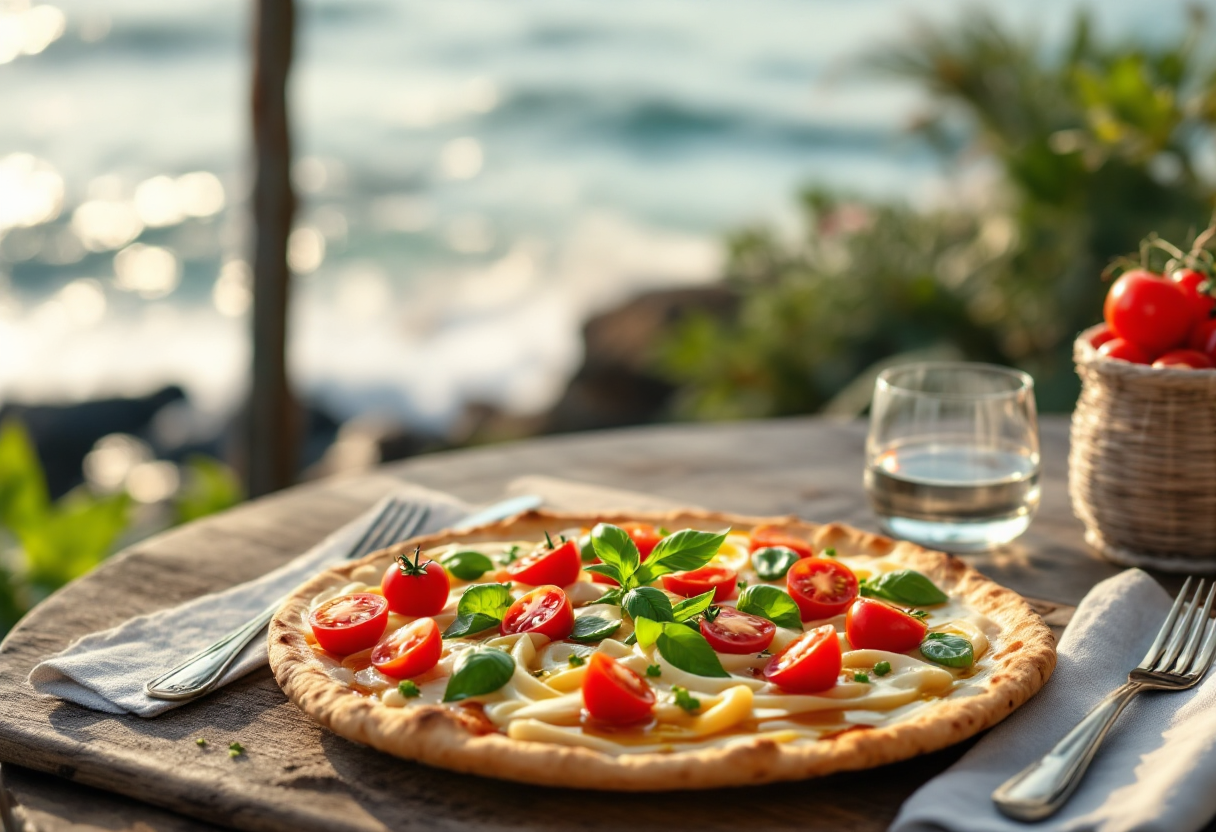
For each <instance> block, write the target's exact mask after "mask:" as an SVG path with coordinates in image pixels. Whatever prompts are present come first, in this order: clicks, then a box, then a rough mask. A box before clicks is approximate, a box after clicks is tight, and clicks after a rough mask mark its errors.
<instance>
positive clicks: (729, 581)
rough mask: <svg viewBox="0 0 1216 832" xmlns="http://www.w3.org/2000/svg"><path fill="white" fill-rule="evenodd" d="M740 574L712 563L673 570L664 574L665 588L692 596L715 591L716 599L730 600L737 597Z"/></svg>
mask: <svg viewBox="0 0 1216 832" xmlns="http://www.w3.org/2000/svg"><path fill="white" fill-rule="evenodd" d="M737 580H739V575H738V574H737V573H736V572H735V570H733V569H728V568H726V567H725V566H719V565H718V564H716V563H711V564H708V565H706V566H702V567H701V568H700V569H693V570H692V571H691V572H672V573H671V574H670V575H664V576H663V589H665V590H667V591H668V592H674V593H675V594H676V595H682V596H684V597H685V598H692V597H694V596H697V595H700V594H701V593H703V592H709V591H710V590H711V589H712V590H713V591H714V601H717V602H721V601H729V600H730V599H731V598H734V597H735V590H736V589H737V587H736V586H735V582H736V581H737Z"/></svg>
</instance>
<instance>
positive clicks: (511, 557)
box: [500, 546, 519, 566]
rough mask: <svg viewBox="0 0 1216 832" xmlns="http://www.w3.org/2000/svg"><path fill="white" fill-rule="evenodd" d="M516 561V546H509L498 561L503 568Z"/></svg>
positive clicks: (517, 549)
mask: <svg viewBox="0 0 1216 832" xmlns="http://www.w3.org/2000/svg"><path fill="white" fill-rule="evenodd" d="M518 559H519V547H518V546H511V547H510V548H509V549H507V551H506V552H504V553H503V554H502V555H501V557H500V560H501V561H502V565H503V566H510V565H511V564H513V563H515V561H516V560H518Z"/></svg>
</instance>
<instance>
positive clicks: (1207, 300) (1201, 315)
mask: <svg viewBox="0 0 1216 832" xmlns="http://www.w3.org/2000/svg"><path fill="white" fill-rule="evenodd" d="M1170 281H1171V282H1173V283H1174V284H1175V285H1176V286H1177V287H1178V288H1179V289H1181V290H1182V293H1183V294H1184V295H1186V299H1187V301H1189V302H1190V304H1191V310H1192V312H1193V314H1194V316H1195V321H1196V322H1198V321H1206V320H1208V319H1209V318H1211V317H1212V310H1213V309H1216V298H1214V297H1212V296H1211V295H1210V294H1208V293H1207V292H1205V291H1203V290H1202V289H1200V287H1201V286H1203V287H1204V288H1209V287H1207V286H1205V284H1207V282H1208V276H1207V275H1206V274H1204V273H1203V272H1197V271H1195V270H1194V269H1186V268H1183V269H1174V271H1172V272H1170Z"/></svg>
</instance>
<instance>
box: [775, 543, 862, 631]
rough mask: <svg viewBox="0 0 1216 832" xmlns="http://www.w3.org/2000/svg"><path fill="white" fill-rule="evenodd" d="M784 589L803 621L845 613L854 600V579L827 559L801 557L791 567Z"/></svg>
mask: <svg viewBox="0 0 1216 832" xmlns="http://www.w3.org/2000/svg"><path fill="white" fill-rule="evenodd" d="M785 587H786V589H787V590H789V593H790V597H791V598H793V599H794V603H796V604H797V605H798V609H799V610H801V612H802V620H803V621H818V620H820V619H823V618H831V617H832V616H834V615H840V614H841V613H842V612H844V611H845V610H846V609H847V608H848V606H849V604H851V603H853V599H854V598H856V597H857V591H858V589H857V576H856V575H854V574H853V571H852V570H851V569H849V567H847V566H845V565H844V564H843V563H838V562H837V561H834V560H830V559H828V558H803V559H802V560H800V561H798V562H797V563H795V564H794V565H793V566H791V567H790V571H789V572H788V573H787V574H786V576H785Z"/></svg>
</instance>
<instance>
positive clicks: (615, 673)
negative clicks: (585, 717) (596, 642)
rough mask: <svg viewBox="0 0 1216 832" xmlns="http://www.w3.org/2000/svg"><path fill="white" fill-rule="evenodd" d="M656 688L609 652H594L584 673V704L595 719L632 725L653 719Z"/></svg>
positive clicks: (615, 723)
mask: <svg viewBox="0 0 1216 832" xmlns="http://www.w3.org/2000/svg"><path fill="white" fill-rule="evenodd" d="M654 701H655V697H654V691H653V690H651V689H650V685H648V684H646V680H645V679H643V678H642V677H641V676H639V675H638V674H636V673H634V672H633V671H632V670H630V669H629V668H627V667H625V666H624V665H623V664H619V663H617V662H616V661H614V660H613V659H612V657H611V656H609V655H607V654H606V653H592V654H591V658H590V659H589V660H588V661H587V673H586V675H584V676H583V707H585V708H586V709H587V713H588V714H590V715H591V717H592V718H593V719H598V720H601V721H602V722H611V723H613V724H614V725H628V724H629V723H632V722H641V721H642V720H644V719H649V718H650V714H651V712H652V711H653V710H654Z"/></svg>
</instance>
